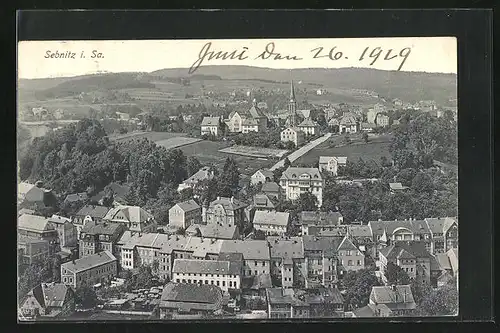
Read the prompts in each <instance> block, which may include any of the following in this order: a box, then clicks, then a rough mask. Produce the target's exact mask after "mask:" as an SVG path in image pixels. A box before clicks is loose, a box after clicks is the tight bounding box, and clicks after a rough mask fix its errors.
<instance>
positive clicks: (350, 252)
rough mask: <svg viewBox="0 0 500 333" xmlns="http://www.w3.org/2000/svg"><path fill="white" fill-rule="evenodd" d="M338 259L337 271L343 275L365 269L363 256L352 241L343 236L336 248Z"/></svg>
mask: <svg viewBox="0 0 500 333" xmlns="http://www.w3.org/2000/svg"><path fill="white" fill-rule="evenodd" d="M337 253H338V258H339V264H340V267H339V271H340V274H344V273H345V272H348V271H358V270H360V269H364V268H365V255H364V254H363V252H361V250H360V249H359V248H358V247H357V246H356V245H355V244H354V243H353V241H352V240H351V239H350V238H349V237H347V236H345V237H344V239H342V242H340V244H339V247H338V248H337Z"/></svg>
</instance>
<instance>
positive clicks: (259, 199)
mask: <svg viewBox="0 0 500 333" xmlns="http://www.w3.org/2000/svg"><path fill="white" fill-rule="evenodd" d="M253 204H254V206H255V207H257V208H270V209H273V208H275V207H276V206H275V204H274V203H273V201H272V200H271V199H270V198H269V197H268V196H267V195H266V194H264V193H258V194H256V195H254V197H253Z"/></svg>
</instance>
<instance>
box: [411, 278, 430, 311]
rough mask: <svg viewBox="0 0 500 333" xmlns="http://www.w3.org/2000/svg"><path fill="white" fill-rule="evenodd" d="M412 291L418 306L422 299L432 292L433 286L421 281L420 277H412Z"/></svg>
mask: <svg viewBox="0 0 500 333" xmlns="http://www.w3.org/2000/svg"><path fill="white" fill-rule="evenodd" d="M410 287H411V293H412V294H413V298H414V300H415V303H417V306H418V305H419V304H420V303H421V302H422V300H423V299H424V298H425V297H426V296H427V295H429V294H430V293H431V292H432V287H431V286H430V285H429V284H428V283H426V282H423V281H421V280H420V279H411V283H410Z"/></svg>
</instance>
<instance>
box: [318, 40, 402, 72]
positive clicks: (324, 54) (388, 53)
mask: <svg viewBox="0 0 500 333" xmlns="http://www.w3.org/2000/svg"><path fill="white" fill-rule="evenodd" d="M323 50H324V47H323V46H320V47H317V48H314V49H312V50H311V51H310V52H312V53H314V55H313V59H319V58H329V59H330V60H339V59H341V58H344V59H348V58H347V56H344V53H343V52H342V51H337V47H336V46H334V47H332V48H331V49H330V50H329V51H326V50H325V51H323ZM393 51H394V50H393V49H388V50H383V49H382V48H381V47H375V48H373V49H371V52H370V47H365V49H364V50H363V52H362V53H361V56H360V57H359V59H358V60H359V61H363V60H365V56H366V57H367V58H366V59H367V60H371V59H372V61H371V62H370V66H373V64H375V62H377V60H379V58H380V57H381V56H383V60H393V59H395V58H402V59H403V60H402V61H401V64H400V65H399V67H398V71H399V70H401V68H402V67H403V65H404V63H405V62H406V59H408V56H409V55H410V53H411V48H409V47H405V48H403V49H401V50H400V51H399V53H397V52H395V53H393Z"/></svg>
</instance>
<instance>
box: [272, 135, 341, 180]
mask: <svg viewBox="0 0 500 333" xmlns="http://www.w3.org/2000/svg"><path fill="white" fill-rule="evenodd" d="M331 136H332V133H326V134H325V135H323V136H322V137H320V138H317V139H316V140H313V141H311V142H309V143H308V144H306V145H305V146H303V147H301V148H299V149H297V150H296V151H294V152H293V153H291V154H290V155H288V156H287V157H288V160H289V161H290V162H293V161H295V160H296V159H298V158H299V157H301V156H302V155H305V154H306V153H308V152H309V151H310V150H311V149H313V148H315V147H317V146H318V145H320V144H322V143H323V142H325V141H326V140H328V139H329V138H330V137H331ZM284 163H285V159H282V160H280V161H279V162H278V163H276V164H275V165H273V166H272V167H271V171H273V170H275V169H277V168H281V167H282V166H283V164H284Z"/></svg>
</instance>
